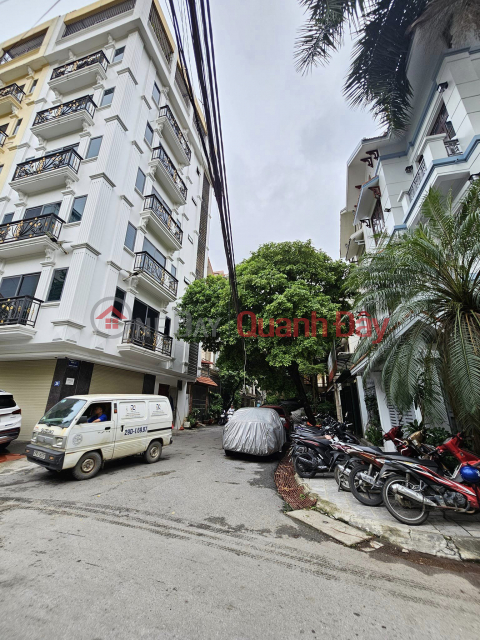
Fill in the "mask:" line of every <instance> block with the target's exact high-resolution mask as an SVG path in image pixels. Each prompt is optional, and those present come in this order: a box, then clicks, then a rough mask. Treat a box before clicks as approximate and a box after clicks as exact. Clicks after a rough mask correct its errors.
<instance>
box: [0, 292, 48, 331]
mask: <svg viewBox="0 0 480 640" xmlns="http://www.w3.org/2000/svg"><path fill="white" fill-rule="evenodd" d="M41 304H42V301H41V300H38V299H37V298H33V297H32V296H21V297H16V298H2V299H0V340H8V341H10V340H12V338H20V339H26V340H28V339H30V338H32V337H33V336H34V335H35V333H36V331H35V329H34V327H35V322H36V321H37V316H38V312H39V310H40V305H41Z"/></svg>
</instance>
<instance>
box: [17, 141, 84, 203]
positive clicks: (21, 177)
mask: <svg viewBox="0 0 480 640" xmlns="http://www.w3.org/2000/svg"><path fill="white" fill-rule="evenodd" d="M81 161H82V158H81V157H80V156H79V155H78V153H77V152H76V151H75V150H74V149H65V150H64V151H58V152H55V153H50V154H47V155H45V156H43V157H42V158H34V159H33V160H28V161H27V162H21V163H20V164H17V168H16V169H15V173H14V174H13V180H12V182H10V186H11V187H12V189H14V190H15V191H19V192H21V193H26V194H32V193H41V192H42V191H49V190H50V189H58V188H59V187H63V185H65V184H66V181H72V182H77V180H78V176H77V173H78V169H79V167H80V162H81Z"/></svg>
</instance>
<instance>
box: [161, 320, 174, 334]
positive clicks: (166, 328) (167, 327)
mask: <svg viewBox="0 0 480 640" xmlns="http://www.w3.org/2000/svg"><path fill="white" fill-rule="evenodd" d="M171 324H172V321H171V319H170V318H169V317H168V316H167V317H166V318H165V326H164V328H163V333H164V335H166V336H169V335H170V327H171Z"/></svg>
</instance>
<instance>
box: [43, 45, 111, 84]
mask: <svg viewBox="0 0 480 640" xmlns="http://www.w3.org/2000/svg"><path fill="white" fill-rule="evenodd" d="M97 63H98V64H100V65H101V66H102V67H103V69H104V70H105V71H106V70H107V67H108V60H107V57H106V55H105V54H104V53H103V51H97V52H96V53H92V54H90V55H89V56H85V57H84V58H80V59H79V60H74V61H73V62H67V64H63V65H62V66H61V67H57V68H56V69H54V70H53V73H52V78H51V79H52V80H55V78H62V77H63V76H66V75H68V74H69V73H73V72H74V71H80V69H85V67H91V66H92V65H94V64H97Z"/></svg>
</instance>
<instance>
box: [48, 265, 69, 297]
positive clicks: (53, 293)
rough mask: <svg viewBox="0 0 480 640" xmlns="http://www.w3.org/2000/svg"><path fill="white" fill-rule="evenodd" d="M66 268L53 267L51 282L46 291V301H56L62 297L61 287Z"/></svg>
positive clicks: (63, 282)
mask: <svg viewBox="0 0 480 640" xmlns="http://www.w3.org/2000/svg"><path fill="white" fill-rule="evenodd" d="M67 272H68V269H55V271H54V272H53V278H52V284H51V285H50V291H49V292H48V296H47V302H58V301H59V300H60V298H61V297H62V291H63V287H64V286H65V278H66V277H67Z"/></svg>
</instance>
